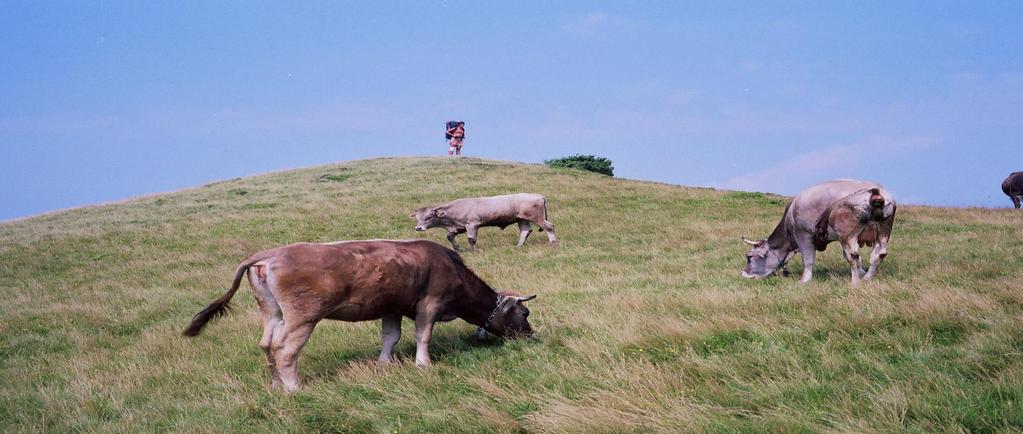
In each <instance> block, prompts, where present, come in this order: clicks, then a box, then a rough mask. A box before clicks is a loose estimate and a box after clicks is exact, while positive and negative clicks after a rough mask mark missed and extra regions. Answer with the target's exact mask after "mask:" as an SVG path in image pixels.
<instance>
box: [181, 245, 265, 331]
mask: <svg viewBox="0 0 1023 434" xmlns="http://www.w3.org/2000/svg"><path fill="white" fill-rule="evenodd" d="M272 256H273V254H272V253H270V252H260V253H257V254H255V255H252V256H249V257H248V258H246V259H245V260H244V261H242V263H241V264H239V265H238V268H237V269H235V271H234V282H232V283H231V289H228V290H227V292H226V293H224V295H222V296H220V298H218V299H216V300H213V302H212V303H210V305H209V306H206V308H205V309H203V310H201V311H199V313H197V314H195V316H194V317H192V323H191V324H189V325H188V328H186V329H185V331H183V332H181V334H182V335H184V336H198V335H199V333H201V332H202V329H203V327H205V326H206V323H208V322H210V321H211V320H213V319H215V318H217V317H220V316H222V315H226V314H227V311H228V310H229V309H231V304H230V302H231V297H234V293H235V292H237V291H238V287H239V286H241V283H242V277H244V276H245V272H246V271H248V269H249V267H251V266H252V264H255V263H257V262H259V261H262V260H264V259H267V258H270V257H272Z"/></svg>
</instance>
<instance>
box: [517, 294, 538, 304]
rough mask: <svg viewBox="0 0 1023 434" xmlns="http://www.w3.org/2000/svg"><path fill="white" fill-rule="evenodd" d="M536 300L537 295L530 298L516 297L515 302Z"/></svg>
mask: <svg viewBox="0 0 1023 434" xmlns="http://www.w3.org/2000/svg"><path fill="white" fill-rule="evenodd" d="M534 298H536V294H533V295H530V296H528V297H515V301H517V302H519V303H522V302H523V301H529V300H532V299H534Z"/></svg>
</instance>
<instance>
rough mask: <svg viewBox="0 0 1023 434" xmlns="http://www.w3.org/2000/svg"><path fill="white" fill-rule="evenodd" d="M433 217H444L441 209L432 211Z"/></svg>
mask: <svg viewBox="0 0 1023 434" xmlns="http://www.w3.org/2000/svg"><path fill="white" fill-rule="evenodd" d="M433 215H435V216H437V217H444V210H442V209H438V210H434V211H433Z"/></svg>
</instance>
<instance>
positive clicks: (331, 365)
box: [0, 159, 1023, 432]
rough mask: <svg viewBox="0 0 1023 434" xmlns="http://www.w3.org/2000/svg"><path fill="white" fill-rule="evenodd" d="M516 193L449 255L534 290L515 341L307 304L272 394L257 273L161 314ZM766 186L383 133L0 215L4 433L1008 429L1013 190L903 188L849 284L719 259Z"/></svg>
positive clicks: (777, 205) (1021, 251) (458, 326)
mask: <svg viewBox="0 0 1023 434" xmlns="http://www.w3.org/2000/svg"><path fill="white" fill-rule="evenodd" d="M882 181H883V180H882ZM519 191H528V192H537V193H544V194H546V195H547V196H548V197H549V203H550V219H551V220H552V221H553V222H554V223H555V224H556V225H557V231H558V237H559V239H560V240H561V247H560V248H559V249H551V248H550V247H549V246H548V245H547V242H546V239H545V237H543V236H542V234H538V233H534V236H533V237H532V238H531V239H530V242H529V243H528V244H527V245H526V247H524V248H522V249H516V248H515V247H514V243H515V241H516V237H517V234H516V231H515V230H514V228H510V229H508V230H506V231H503V232H502V231H500V230H497V229H494V228H485V229H483V230H481V233H480V243H479V248H480V251H478V252H477V253H465V254H463V256H464V257H465V260H466V262H467V263H468V264H469V265H470V266H472V267H473V268H474V269H475V270H476V272H477V273H478V274H480V276H481V277H483V278H484V279H485V280H487V281H488V282H489V283H490V284H491V285H493V286H494V287H496V288H498V289H514V290H517V291H520V292H523V293H537V294H539V297H538V298H537V299H536V300H534V301H532V302H530V308H531V310H532V312H533V315H532V316H531V317H530V320H531V321H532V323H533V325H534V328H536V329H537V338H536V339H532V340H529V341H508V342H501V341H491V342H489V343H485V342H484V343H481V342H477V341H476V340H475V338H474V337H473V336H472V335H473V331H474V328H473V327H472V326H470V325H468V324H466V323H464V322H462V321H454V322H451V323H445V324H440V325H438V327H437V328H436V329H435V333H434V340H433V343H432V346H431V350H432V351H431V353H432V355H433V357H434V363H435V364H434V366H432V367H431V368H428V369H418V368H416V367H415V366H414V365H413V363H412V360H413V357H414V348H413V339H412V336H413V333H412V324H411V321H408V320H406V321H405V322H404V324H403V337H402V340H401V342H400V343H399V344H398V347H397V351H396V353H397V355H398V356H399V357H400V358H401V359H402V362H401V363H398V364H394V365H391V366H387V367H381V366H378V365H377V364H376V363H375V357H376V354H377V353H378V351H379V348H380V342H379V322H367V323H357V324H350V323H339V322H329V321H328V322H323V323H321V324H320V326H319V327H318V328H317V330H316V331H315V332H314V333H313V336H312V339H311V340H310V342H309V344H308V345H307V346H306V348H305V350H304V351H303V353H302V358H301V359H300V367H299V372H300V375H301V376H302V379H303V381H304V385H305V388H304V389H303V390H302V391H300V392H299V393H297V394H296V395H293V396H285V395H283V394H281V393H278V392H274V391H271V390H270V389H269V376H268V374H267V371H266V369H265V366H264V358H263V355H262V352H261V351H260V350H259V348H258V347H257V346H256V342H257V340H258V339H259V336H260V332H261V330H260V326H259V322H258V320H257V309H256V306H255V302H254V301H253V299H252V297H251V295H249V294H239V295H238V296H236V297H235V303H234V304H235V310H234V311H233V313H232V314H231V315H229V316H228V317H226V318H223V319H221V320H219V321H217V322H215V323H213V324H211V325H210V326H209V327H208V328H207V329H206V331H205V333H204V334H203V335H202V336H200V337H198V338H193V339H186V338H183V337H181V336H180V332H181V330H182V328H183V327H184V326H185V325H186V324H187V323H188V321H189V320H190V318H191V316H192V315H193V314H194V313H195V312H197V311H198V310H200V309H201V308H203V307H204V306H205V305H206V304H207V303H208V302H209V301H211V300H212V299H214V298H215V297H217V296H219V295H220V294H222V293H223V292H224V290H225V289H226V287H227V285H229V283H230V280H231V277H232V273H233V270H234V267H235V266H236V265H237V263H238V261H240V260H241V259H243V258H244V257H245V256H247V255H248V254H250V253H252V252H254V251H256V250H260V249H264V248H268V247H273V246H277V245H281V244H285V243H290V242H297V241H334V240H342V239H364V238H416V237H420V238H428V239H432V240H435V241H438V242H444V233H443V231H441V230H439V229H435V230H431V231H429V232H426V233H419V234H417V233H415V232H413V230H412V227H413V222H412V220H411V219H410V218H409V217H408V214H409V212H410V210H411V209H412V208H414V207H417V206H423V205H432V204H438V203H441V202H444V201H446V200H450V199H454V198H459V197H467V196H480V195H492V194H501V193H508V192H519ZM786 200H787V199H786V198H783V197H778V196H771V195H762V194H757V193H743V192H721V191H715V190H710V189H696V188H684V187H677V186H671V185H662V184H655V183H648V182H637V181H628V180H621V179H613V178H608V177H604V176H600V175H595V174H591V173H587V172H580V171H575V170H571V169H559V170H554V169H550V168H546V167H543V166H535V165H521V164H511V163H505V162H498V161H486V160H477V159H465V160H461V161H451V160H447V159H378V160H369V161H358V162H351V163H344V164H334V165H328V166H323V167H317V168H310V169H300V170H292V171H286V172H279V173H272V174H267V175H261V176H255V177H251V178H243V179H234V180H230V181H225V182H219V183H214V184H210V185H206V186H203V187H200V188H195V189H191V190H186V191H181V192H177V193H171V194H165V195H159V196H153V197H147V198H142V199H137V200H132V201H128V202H123V203H118V204H112V205H104V206H97V207H87V208H81V209H75V210H71V211H66V212H60V213H55V214H49V215H44V216H40V217H35V218H31V219H26V220H19V221H13V222H7V223H2V224H0V297H2V300H3V303H2V304H0V386H2V387H0V389H2V390H3V393H0V431H4V432H12V431H54V432H68V431H90V432H92V431H100V432H126V431H163V430H173V431H180V432H194V431H201V432H222V431H262V432H311V431H347V432H352V431H354V432H361V431H369V432H384V431H386V432H416V431H435V432H486V431H494V432H507V431H522V430H526V431H559V432H560V431H682V430H685V431H805V430H808V431H845V432H862V431H961V430H970V431H975V432H988V431H1015V430H1020V429H1023V362H1021V360H1023V213H1020V212H1013V211H1011V210H991V209H943V208H930V207H913V206H904V207H900V208H899V215H898V216H897V219H896V226H895V230H894V232H893V236H892V243H891V245H890V250H889V252H890V254H889V256H888V260H887V261H886V262H885V263H884V264H883V265H882V269H881V274H880V278H879V280H877V281H874V282H868V283H865V284H863V285H861V286H858V287H856V288H850V287H849V286H848V273H847V266H846V263H845V261H844V260H843V259H842V258H841V254H840V251H839V249H838V248H837V247H836V246H834V245H833V246H831V248H830V249H829V250H828V251H827V252H825V253H823V254H821V255H820V256H819V257H818V258H819V259H818V267H817V273H816V276H815V281H814V282H812V283H810V284H807V285H800V284H798V283H797V282H796V280H795V279H794V278H782V277H774V278H771V279H767V280H761V281H746V280H742V279H740V278H739V277H738V273H739V270H740V268H741V267H742V265H743V263H744V261H743V259H742V254H743V252H745V245H744V244H743V243H742V242H741V241H740V240H739V237H740V236H741V235H747V236H757V237H763V236H766V235H767V233H768V232H769V231H770V230H771V229H772V228H773V226H774V224H775V223H776V222H777V220H778V219H779V217H780V216H781V213H782V210H783V208H784V205H785V201H786ZM538 235H539V236H538ZM463 240H464V239H463ZM462 244H463V245H464V244H465V242H464V241H463V242H462ZM792 266H793V267H794V269H798V268H799V267H800V266H801V265H800V264H799V263H798V260H796V261H795V263H794V264H792ZM243 292H248V290H243Z"/></svg>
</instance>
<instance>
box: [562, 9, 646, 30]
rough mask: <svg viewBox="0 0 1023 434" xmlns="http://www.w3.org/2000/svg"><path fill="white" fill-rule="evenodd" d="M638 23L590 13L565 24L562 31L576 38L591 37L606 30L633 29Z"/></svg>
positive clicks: (604, 14) (605, 14) (613, 16)
mask: <svg viewBox="0 0 1023 434" xmlns="http://www.w3.org/2000/svg"><path fill="white" fill-rule="evenodd" d="M637 24H639V23H637V22H636V21H633V20H630V19H626V18H622V17H619V16H615V15H609V14H607V13H605V12H588V13H585V14H582V15H580V16H578V17H575V18H574V19H572V20H571V21H569V22H567V23H565V24H563V25H562V26H561V30H562V31H563V32H566V33H570V34H573V35H576V36H590V35H593V34H596V33H597V32H600V31H602V30H605V29H611V28H625V27H632V26H635V25H637Z"/></svg>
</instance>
